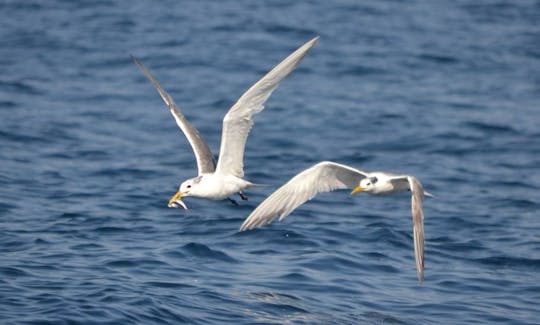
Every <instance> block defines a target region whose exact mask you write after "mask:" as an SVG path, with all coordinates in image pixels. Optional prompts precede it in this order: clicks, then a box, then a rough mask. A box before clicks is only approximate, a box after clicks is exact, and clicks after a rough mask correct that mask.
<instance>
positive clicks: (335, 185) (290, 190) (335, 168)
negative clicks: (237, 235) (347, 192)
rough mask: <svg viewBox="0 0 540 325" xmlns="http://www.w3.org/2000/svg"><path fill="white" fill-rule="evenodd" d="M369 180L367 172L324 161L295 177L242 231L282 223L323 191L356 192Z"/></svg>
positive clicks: (265, 203) (248, 220) (255, 212)
mask: <svg viewBox="0 0 540 325" xmlns="http://www.w3.org/2000/svg"><path fill="white" fill-rule="evenodd" d="M365 177H366V173H364V172H363V171H361V170H359V169H356V168H352V167H349V166H346V165H342V164H337V163H334V162H329V161H323V162H320V163H318V164H316V165H314V166H312V167H310V168H308V169H306V170H304V171H302V172H300V173H299V174H297V175H296V176H294V177H293V178H291V180H289V181H288V182H287V183H286V184H285V185H283V186H281V187H280V188H279V189H277V190H276V191H275V192H274V193H272V194H271V195H270V196H269V197H268V198H267V199H266V200H264V201H263V202H262V203H261V204H259V206H258V207H257V208H256V209H255V210H253V212H251V214H250V215H249V216H248V217H247V219H246V220H245V221H244V223H243V224H242V226H241V227H240V231H244V230H248V229H253V228H255V227H259V226H262V225H265V224H268V223H270V222H271V221H272V220H274V219H275V218H276V217H279V220H282V219H283V218H285V217H286V216H288V215H289V214H290V213H291V212H292V211H293V210H294V209H296V208H297V207H298V206H300V205H301V204H303V203H304V202H306V201H308V200H310V199H312V198H313V197H314V196H315V195H317V194H318V193H322V192H330V191H333V190H337V189H347V188H348V189H352V188H355V187H356V186H358V184H359V183H360V180H361V179H362V178H365Z"/></svg>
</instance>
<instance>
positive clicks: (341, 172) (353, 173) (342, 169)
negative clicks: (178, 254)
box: [240, 161, 432, 282]
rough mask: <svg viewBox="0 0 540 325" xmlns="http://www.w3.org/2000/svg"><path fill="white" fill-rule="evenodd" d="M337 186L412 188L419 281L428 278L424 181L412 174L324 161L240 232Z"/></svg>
mask: <svg viewBox="0 0 540 325" xmlns="http://www.w3.org/2000/svg"><path fill="white" fill-rule="evenodd" d="M337 189H352V190H353V191H352V192H351V194H356V193H359V192H366V193H369V194H376V195H377V194H390V193H394V192H399V191H404V190H410V191H411V210H412V217H413V235H414V256H415V260H416V270H417V273H418V280H419V281H420V282H422V280H423V279H424V212H423V210H422V203H423V201H424V195H427V196H432V195H431V194H429V193H428V192H425V191H424V188H423V187H422V184H421V183H420V182H419V181H418V179H416V177H414V176H411V175H395V174H390V173H385V172H372V173H367V172H364V171H362V170H359V169H356V168H353V167H349V166H346V165H342V164H338V163H334V162H329V161H323V162H320V163H318V164H316V165H314V166H312V167H310V168H308V169H306V170H304V171H302V172H300V173H299V174H297V175H296V176H294V177H293V178H292V179H291V180H289V181H288V182H287V183H286V184H285V185H283V186H281V187H280V188H279V189H277V190H276V191H275V192H274V193H272V194H271V195H270V196H269V197H268V198H266V199H265V200H264V201H263V202H262V203H261V204H259V206H257V208H255V210H253V212H251V214H250V215H249V216H248V217H247V219H246V220H245V221H244V223H243V224H242V226H241V227H240V231H244V230H248V229H253V228H255V227H259V226H262V225H265V224H268V223H270V222H271V221H272V220H274V219H275V218H276V217H279V220H282V219H284V218H285V217H286V216H288V215H289V214H290V213H291V212H292V211H293V210H294V209H296V208H297V207H298V206H300V205H301V204H303V203H304V202H306V201H308V200H311V199H312V198H313V197H314V196H315V195H317V194H318V193H322V192H330V191H333V190H337Z"/></svg>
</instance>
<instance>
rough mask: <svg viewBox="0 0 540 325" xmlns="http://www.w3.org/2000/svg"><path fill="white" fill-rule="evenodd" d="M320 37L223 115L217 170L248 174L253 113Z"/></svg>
mask: <svg viewBox="0 0 540 325" xmlns="http://www.w3.org/2000/svg"><path fill="white" fill-rule="evenodd" d="M318 39H319V37H315V38H314V39H312V40H311V41H309V42H307V43H306V44H304V45H302V46H301V47H300V48H299V49H297V50H296V51H295V52H294V53H292V54H291V55H289V56H288V57H287V58H286V59H285V60H283V61H282V62H281V63H280V64H278V65H277V66H276V67H274V69H272V70H271V71H270V72H268V73H267V74H266V75H265V76H264V77H263V78H262V79H260V80H259V81H258V82H257V83H255V84H254V85H253V86H251V88H249V89H248V90H247V91H246V92H245V93H244V94H243V95H242V97H240V99H239V100H238V101H237V102H236V103H235V104H234V105H233V106H232V107H231V109H230V110H229V112H228V113H227V115H225V117H224V118H223V130H222V134H221V146H220V149H219V159H218V163H217V167H216V173H221V174H225V175H235V176H237V177H243V176H244V149H245V145H246V140H247V136H248V134H249V131H250V130H251V127H252V126H253V119H252V116H253V114H256V113H259V112H260V111H262V110H263V109H264V103H265V102H266V100H267V99H268V97H270V95H271V94H272V92H273V91H274V90H275V89H276V88H277V86H278V85H279V83H280V82H281V80H283V79H284V78H285V77H286V76H288V75H289V74H290V73H291V72H292V71H293V70H294V69H295V68H296V66H297V65H298V64H299V63H300V61H301V60H302V59H303V58H304V56H305V55H306V54H307V52H308V51H309V50H310V49H311V48H312V47H313V46H314V45H315V43H316V42H317V40H318Z"/></svg>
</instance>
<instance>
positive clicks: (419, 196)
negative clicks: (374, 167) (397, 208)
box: [391, 175, 424, 282]
mask: <svg viewBox="0 0 540 325" xmlns="http://www.w3.org/2000/svg"><path fill="white" fill-rule="evenodd" d="M391 181H392V183H394V184H396V183H399V184H403V183H406V184H407V185H408V186H407V187H408V188H409V189H410V190H411V210H412V217H413V237H414V258H415V260H416V271H417V273H418V281H420V282H422V281H423V280H424V211H423V208H422V206H423V202H424V188H423V186H422V184H421V183H420V181H418V179H416V177H414V176H410V175H402V176H396V177H394V178H393V179H391Z"/></svg>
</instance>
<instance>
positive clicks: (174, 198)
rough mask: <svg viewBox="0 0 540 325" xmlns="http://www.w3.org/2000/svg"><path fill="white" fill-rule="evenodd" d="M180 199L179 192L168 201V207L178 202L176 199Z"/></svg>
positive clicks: (180, 194)
mask: <svg viewBox="0 0 540 325" xmlns="http://www.w3.org/2000/svg"><path fill="white" fill-rule="evenodd" d="M181 198H182V193H181V192H180V191H178V192H176V194H175V195H173V196H172V197H171V198H170V199H169V205H171V204H172V203H173V202H174V201H176V200H178V199H181Z"/></svg>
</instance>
